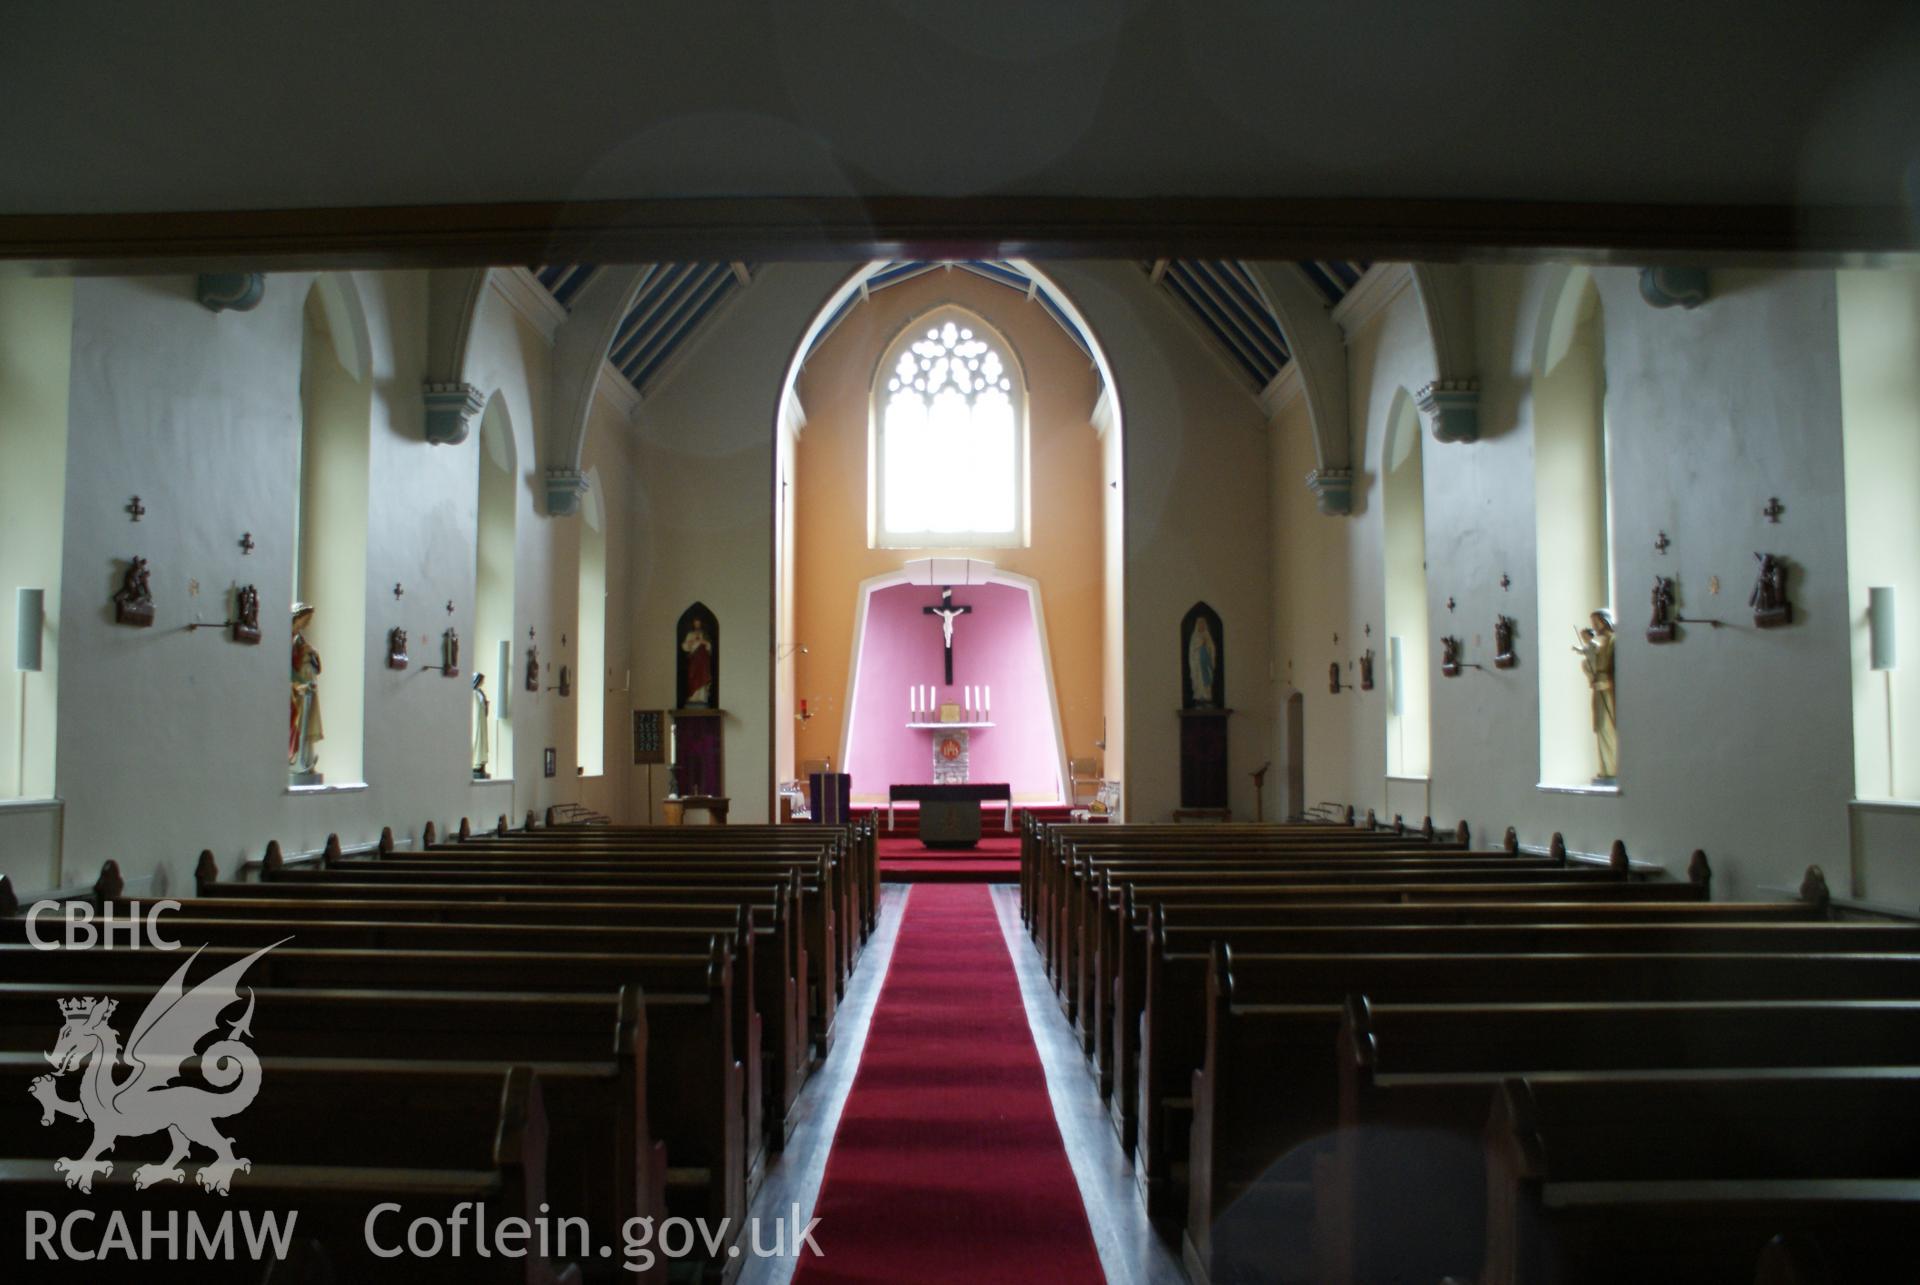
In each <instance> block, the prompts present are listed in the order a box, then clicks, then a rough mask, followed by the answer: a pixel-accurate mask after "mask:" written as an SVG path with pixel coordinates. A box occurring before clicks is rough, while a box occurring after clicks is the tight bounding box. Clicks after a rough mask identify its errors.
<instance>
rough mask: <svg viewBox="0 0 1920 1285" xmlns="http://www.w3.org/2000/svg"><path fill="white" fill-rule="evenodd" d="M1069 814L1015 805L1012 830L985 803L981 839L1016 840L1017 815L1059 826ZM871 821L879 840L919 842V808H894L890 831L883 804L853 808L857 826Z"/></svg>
mask: <svg viewBox="0 0 1920 1285" xmlns="http://www.w3.org/2000/svg"><path fill="white" fill-rule="evenodd" d="M1069 811H1070V809H1068V807H1067V805H1066V804H1064V803H1050V804H1033V803H1015V804H1014V805H1013V826H1014V828H1013V829H1011V830H1009V829H1007V826H1006V813H1005V810H1004V808H1003V807H1002V805H1001V804H1000V803H998V802H994V803H984V804H982V805H981V806H980V837H981V838H983V839H992V838H1017V837H1018V836H1019V834H1020V814H1021V813H1022V812H1029V813H1032V814H1033V816H1034V818H1035V819H1036V820H1038V821H1041V822H1045V823H1049V824H1051V823H1060V822H1065V821H1067V820H1068V819H1069ZM868 817H872V818H873V822H874V825H875V827H876V828H877V830H878V831H879V834H880V837H881V838H882V839H918V838H919V837H920V808H919V805H918V804H914V803H902V804H899V805H898V806H896V807H895V809H894V814H893V829H891V830H889V829H887V807H886V804H884V803H882V804H878V805H875V804H871V803H856V804H854V805H853V818H852V819H853V820H854V821H855V822H856V823H857V822H860V821H864V820H866V819H867V818H868Z"/></svg>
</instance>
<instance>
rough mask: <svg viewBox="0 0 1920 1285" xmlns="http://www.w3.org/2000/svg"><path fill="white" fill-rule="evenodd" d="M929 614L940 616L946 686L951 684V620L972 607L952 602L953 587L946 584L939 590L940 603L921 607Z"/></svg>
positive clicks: (964, 613) (962, 614)
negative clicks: (945, 657) (945, 662)
mask: <svg viewBox="0 0 1920 1285" xmlns="http://www.w3.org/2000/svg"><path fill="white" fill-rule="evenodd" d="M920 610H921V611H924V612H925V613H926V614H927V615H929V616H938V617H940V636H941V637H942V639H944V640H945V642H946V645H947V686H949V687H951V686H953V622H954V621H955V620H958V619H959V618H960V617H961V616H964V615H966V614H967V613H968V612H969V611H972V610H973V608H972V607H956V606H954V604H953V588H952V586H950V585H949V586H948V587H946V588H944V589H942V590H941V591H940V605H939V606H937V607H922V608H920Z"/></svg>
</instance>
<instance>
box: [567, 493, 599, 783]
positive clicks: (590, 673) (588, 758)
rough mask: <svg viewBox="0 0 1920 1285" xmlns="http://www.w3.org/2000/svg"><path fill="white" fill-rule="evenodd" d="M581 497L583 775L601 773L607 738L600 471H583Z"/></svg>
mask: <svg viewBox="0 0 1920 1285" xmlns="http://www.w3.org/2000/svg"><path fill="white" fill-rule="evenodd" d="M586 477H587V489H586V492H585V493H584V494H583V495H582V496H581V497H580V559H579V563H580V565H579V586H580V593H579V597H578V598H577V599H576V601H575V607H574V636H575V637H576V638H578V639H579V640H580V652H579V657H580V668H579V673H578V675H577V676H576V679H575V683H576V689H577V691H578V692H579V699H580V703H579V706H578V707H577V710H578V717H577V718H576V720H575V729H574V744H575V748H576V750H577V751H578V753H577V757H576V758H575V759H574V762H576V763H577V764H579V766H580V772H581V775H583V776H599V775H601V774H602V773H603V772H605V770H606V738H607V727H606V722H607V717H606V708H607V682H606V678H607V514H606V498H605V491H604V490H603V489H602V486H601V482H600V470H599V469H598V468H590V469H588V470H587V475H586Z"/></svg>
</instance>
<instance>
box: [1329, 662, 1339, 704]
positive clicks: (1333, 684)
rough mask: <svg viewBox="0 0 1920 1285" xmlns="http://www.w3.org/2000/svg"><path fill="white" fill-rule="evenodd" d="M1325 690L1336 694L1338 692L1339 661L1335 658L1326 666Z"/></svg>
mask: <svg viewBox="0 0 1920 1285" xmlns="http://www.w3.org/2000/svg"><path fill="white" fill-rule="evenodd" d="M1327 690H1328V691H1330V692H1332V693H1333V694H1334V695H1336V696H1338V695H1339V694H1340V662H1339V661H1337V660H1336V661H1334V662H1333V663H1332V664H1330V665H1328V666H1327Z"/></svg>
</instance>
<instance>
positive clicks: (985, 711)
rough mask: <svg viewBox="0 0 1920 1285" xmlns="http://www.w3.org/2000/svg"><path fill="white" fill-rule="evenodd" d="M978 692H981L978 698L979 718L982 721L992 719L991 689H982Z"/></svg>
mask: <svg viewBox="0 0 1920 1285" xmlns="http://www.w3.org/2000/svg"><path fill="white" fill-rule="evenodd" d="M980 691H981V696H980V706H981V709H980V713H981V717H982V719H989V718H992V717H993V688H991V687H982V688H981V689H980Z"/></svg>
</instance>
